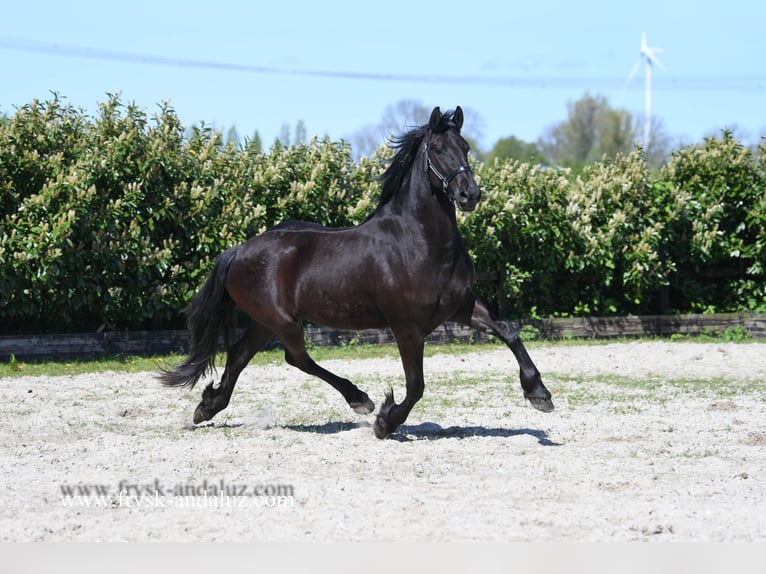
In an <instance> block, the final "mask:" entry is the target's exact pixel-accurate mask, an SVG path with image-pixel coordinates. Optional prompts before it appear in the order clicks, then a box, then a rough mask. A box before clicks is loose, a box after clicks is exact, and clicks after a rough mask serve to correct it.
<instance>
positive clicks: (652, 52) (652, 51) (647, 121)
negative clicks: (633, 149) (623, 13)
mask: <svg viewBox="0 0 766 574" xmlns="http://www.w3.org/2000/svg"><path fill="white" fill-rule="evenodd" d="M661 52H662V48H651V47H649V46H648V45H647V43H646V32H641V51H640V52H639V54H638V60H636V64H635V66H633V69H632V70H631V71H630V75H629V76H628V79H627V80H626V81H625V86H624V87H623V90H624V89H625V87H627V85H628V84H629V83H630V81H631V80H632V79H633V76H635V75H636V72H638V68H639V66H641V61H643V62H644V63H645V64H646V72H645V78H646V93H645V95H644V106H645V117H644V150H646V149H648V148H649V140H650V138H651V133H652V66H654V64H657V66H659V67H660V69H661V70H664V69H665V66H663V65H662V62H660V60H659V58H658V57H657V54H659V53H661Z"/></svg>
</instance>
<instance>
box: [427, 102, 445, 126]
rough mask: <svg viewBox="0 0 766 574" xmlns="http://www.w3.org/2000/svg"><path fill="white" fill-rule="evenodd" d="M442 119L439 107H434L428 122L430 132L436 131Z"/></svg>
mask: <svg viewBox="0 0 766 574" xmlns="http://www.w3.org/2000/svg"><path fill="white" fill-rule="evenodd" d="M441 119H442V112H441V110H440V109H439V106H436V107H435V108H434V111H432V112H431V119H430V120H428V127H429V128H431V131H432V132H435V131H436V128H437V127H439V121H440V120H441Z"/></svg>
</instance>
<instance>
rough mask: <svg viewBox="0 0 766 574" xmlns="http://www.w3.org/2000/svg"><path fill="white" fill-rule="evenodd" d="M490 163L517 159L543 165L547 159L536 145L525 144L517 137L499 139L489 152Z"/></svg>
mask: <svg viewBox="0 0 766 574" xmlns="http://www.w3.org/2000/svg"><path fill="white" fill-rule="evenodd" d="M487 159H488V161H489V162H490V163H491V162H494V161H495V160H496V159H498V160H506V159H515V160H518V161H523V162H526V163H543V162H544V161H545V157H544V156H543V154H542V153H541V152H540V150H539V149H538V148H537V145H536V144H534V143H529V142H525V141H524V140H521V139H519V138H517V137H516V136H509V137H507V138H502V139H499V140H497V141H496V142H495V145H494V146H493V147H492V151H490V152H489V156H488V158H487Z"/></svg>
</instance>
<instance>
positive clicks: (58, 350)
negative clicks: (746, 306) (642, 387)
mask: <svg viewBox="0 0 766 574" xmlns="http://www.w3.org/2000/svg"><path fill="white" fill-rule="evenodd" d="M515 324H516V326H517V327H519V328H522V327H525V326H527V325H530V326H532V327H534V328H535V329H536V330H537V333H538V334H539V335H540V336H541V337H542V338H545V339H550V340H556V339H566V338H591V339H595V338H598V339H603V338H614V337H668V336H671V335H674V334H681V335H689V336H694V335H702V334H721V333H723V332H725V331H727V330H730V329H732V328H735V329H738V330H739V331H741V332H742V333H744V334H747V335H749V336H750V337H753V338H755V339H766V314H752V313H723V314H716V315H656V316H644V317H589V318H575V319H563V318H550V319H539V320H525V321H517V322H515ZM527 328H528V327H527ZM306 332H307V336H308V339H309V340H310V342H311V344H313V345H317V346H329V345H349V344H382V343H393V342H394V337H393V335H392V333H391V331H390V330H388V329H381V330H377V329H375V330H367V331H339V330H334V329H327V328H323V327H307V329H306ZM428 341H429V342H431V343H439V342H442V343H443V342H452V341H460V342H485V341H487V336H486V335H483V334H479V333H477V332H476V331H474V330H473V329H470V328H468V327H465V326H463V325H457V324H454V323H446V324H445V325H442V326H441V327H439V328H438V329H437V330H436V331H434V332H433V333H432V334H431V336H430V337H429V338H428ZM278 344H279V343H278V341H273V342H272V344H271V346H272V347H274V346H278ZM188 350H189V334H188V332H187V331H128V332H103V333H81V334H56V335H23V336H3V337H0V361H8V360H9V359H10V357H11V355H13V356H14V357H16V359H18V360H24V361H30V360H41V359H55V360H66V359H73V358H93V357H102V356H120V355H123V356H124V355H127V356H130V355H137V356H151V355H163V354H168V353H186V352H188Z"/></svg>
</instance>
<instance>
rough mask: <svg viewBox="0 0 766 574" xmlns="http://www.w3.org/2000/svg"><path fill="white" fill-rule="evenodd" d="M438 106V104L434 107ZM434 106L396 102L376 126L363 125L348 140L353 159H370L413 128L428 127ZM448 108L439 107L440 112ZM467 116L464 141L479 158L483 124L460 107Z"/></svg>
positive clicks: (387, 107)
mask: <svg viewBox="0 0 766 574" xmlns="http://www.w3.org/2000/svg"><path fill="white" fill-rule="evenodd" d="M436 105H438V104H436ZM433 108H434V106H426V105H425V104H423V103H422V102H420V101H418V100H399V101H398V102H397V103H395V104H392V105H388V106H386V108H385V109H384V110H383V116H382V117H381V119H380V122H378V123H377V124H375V125H366V126H364V127H363V128H361V129H360V130H357V131H356V132H355V133H354V134H353V135H352V136H351V137H350V138H349V141H350V143H351V147H352V149H353V153H354V157H356V158H357V159H358V158H360V157H365V156H366V157H371V156H372V155H373V154H374V153H375V150H376V149H378V148H379V147H380V146H381V145H382V144H383V143H384V142H385V141H386V140H388V139H389V138H391V137H392V136H396V135H399V134H402V133H404V132H406V131H408V130H410V129H412V128H414V127H417V126H421V125H423V124H426V123H428V118H429V117H430V116H431V111H432V110H433ZM448 109H451V107H449V108H448V107H444V106H442V112H446V111H447V110H448ZM463 112H464V113H465V116H466V121H465V128H464V131H463V137H465V139H466V140H468V143H469V144H470V145H471V149H472V150H473V151H474V152H475V153H477V154H480V153H481V152H480V150H479V148H478V145H477V144H478V142H479V141H480V140H481V137H482V126H483V123H484V122H483V120H482V118H481V116H480V115H479V114H478V113H477V112H475V111H474V110H472V109H471V108H466V107H463Z"/></svg>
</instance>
